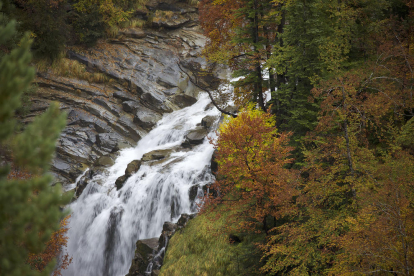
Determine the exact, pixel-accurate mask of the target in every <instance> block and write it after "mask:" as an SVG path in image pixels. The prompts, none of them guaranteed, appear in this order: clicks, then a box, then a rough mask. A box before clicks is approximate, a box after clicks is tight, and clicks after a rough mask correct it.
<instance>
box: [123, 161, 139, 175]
mask: <svg viewBox="0 0 414 276" xmlns="http://www.w3.org/2000/svg"><path fill="white" fill-rule="evenodd" d="M139 168H141V160H134V161H132V162H131V163H129V164H128V166H127V168H126V169H125V175H126V176H131V175H132V174H134V173H136V172H137V171H138V170H139Z"/></svg>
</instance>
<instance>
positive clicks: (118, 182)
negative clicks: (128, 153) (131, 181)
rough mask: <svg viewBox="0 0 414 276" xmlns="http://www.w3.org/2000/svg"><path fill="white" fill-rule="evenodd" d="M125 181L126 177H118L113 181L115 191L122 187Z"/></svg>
mask: <svg viewBox="0 0 414 276" xmlns="http://www.w3.org/2000/svg"><path fill="white" fill-rule="evenodd" d="M127 179H128V177H127V176H126V175H123V176H120V177H118V178H117V180H116V181H115V186H116V189H117V190H120V189H121V188H122V187H123V186H124V184H125V182H126V181H127Z"/></svg>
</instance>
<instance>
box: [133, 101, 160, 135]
mask: <svg viewBox="0 0 414 276" xmlns="http://www.w3.org/2000/svg"><path fill="white" fill-rule="evenodd" d="M137 108H138V110H137V111H136V113H135V117H134V123H136V124H137V125H139V126H140V127H142V128H144V129H151V128H153V127H154V126H155V125H156V124H157V122H158V121H159V120H161V118H162V116H161V115H160V114H159V113H157V112H155V111H153V110H151V109H149V108H146V107H144V106H141V105H138V106H137Z"/></svg>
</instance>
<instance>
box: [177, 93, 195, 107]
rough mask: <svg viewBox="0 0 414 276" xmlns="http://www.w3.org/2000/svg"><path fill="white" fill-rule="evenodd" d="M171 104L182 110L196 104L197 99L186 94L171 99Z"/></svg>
mask: <svg viewBox="0 0 414 276" xmlns="http://www.w3.org/2000/svg"><path fill="white" fill-rule="evenodd" d="M172 102H173V103H175V104H176V105H177V106H178V107H180V108H184V107H187V106H190V105H193V104H195V103H196V102H197V99H196V98H194V97H191V96H188V95H186V94H178V95H175V96H174V97H173V99H172Z"/></svg>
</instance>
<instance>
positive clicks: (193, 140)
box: [182, 127, 208, 148]
mask: <svg viewBox="0 0 414 276" xmlns="http://www.w3.org/2000/svg"><path fill="white" fill-rule="evenodd" d="M207 134H208V132H207V130H206V129H205V128H203V127H197V128H196V129H193V130H190V132H189V133H187V135H186V136H185V142H184V143H183V144H182V146H183V147H184V148H188V147H192V146H193V145H199V144H202V143H203V141H204V138H206V136H207Z"/></svg>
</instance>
